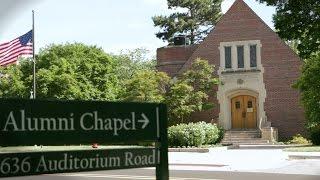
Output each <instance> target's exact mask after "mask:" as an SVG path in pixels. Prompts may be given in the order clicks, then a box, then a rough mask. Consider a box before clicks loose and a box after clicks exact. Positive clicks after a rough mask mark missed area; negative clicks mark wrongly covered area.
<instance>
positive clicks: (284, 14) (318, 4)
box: [259, 0, 320, 58]
mask: <svg viewBox="0 0 320 180" xmlns="http://www.w3.org/2000/svg"><path fill="white" fill-rule="evenodd" d="M259 1H260V2H267V4H268V5H274V6H277V10H276V14H275V15H274V17H273V21H274V24H275V28H276V30H277V33H278V34H279V36H280V37H281V38H283V39H285V40H298V42H299V44H298V46H297V49H298V51H299V55H300V56H301V57H302V58H308V57H310V56H311V55H312V54H314V53H317V52H318V51H320V33H319V32H320V25H319V24H320V1H319V0H303V1H301V0H259Z"/></svg>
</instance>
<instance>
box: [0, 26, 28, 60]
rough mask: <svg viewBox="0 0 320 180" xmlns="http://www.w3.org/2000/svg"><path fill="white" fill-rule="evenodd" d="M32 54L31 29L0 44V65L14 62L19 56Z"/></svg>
mask: <svg viewBox="0 0 320 180" xmlns="http://www.w3.org/2000/svg"><path fill="white" fill-rule="evenodd" d="M32 54H33V50H32V30H31V31H29V32H27V33H26V34H24V35H22V36H20V37H18V38H16V39H14V40H12V41H10V42H6V43H3V44H0V65H1V66H6V65H9V64H12V63H15V62H17V60H18V58H19V57H20V56H23V55H32Z"/></svg>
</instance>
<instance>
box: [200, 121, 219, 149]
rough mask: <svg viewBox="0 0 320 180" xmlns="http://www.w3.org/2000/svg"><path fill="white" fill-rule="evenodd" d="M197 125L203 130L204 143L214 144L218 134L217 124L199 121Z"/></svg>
mask: <svg viewBox="0 0 320 180" xmlns="http://www.w3.org/2000/svg"><path fill="white" fill-rule="evenodd" d="M199 125H200V126H202V129H203V130H204V131H205V142H204V144H216V143H217V142H218V139H219V136H220V133H219V131H220V130H219V128H218V127H217V125H216V124H209V123H205V122H200V123H199Z"/></svg>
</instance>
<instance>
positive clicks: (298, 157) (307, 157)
mask: <svg viewBox="0 0 320 180" xmlns="http://www.w3.org/2000/svg"><path fill="white" fill-rule="evenodd" d="M288 158H289V159H320V156H314V155H288Z"/></svg>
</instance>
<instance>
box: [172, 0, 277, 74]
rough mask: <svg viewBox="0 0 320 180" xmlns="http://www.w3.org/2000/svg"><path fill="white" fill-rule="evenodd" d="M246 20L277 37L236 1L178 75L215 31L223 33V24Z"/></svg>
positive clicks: (259, 19) (256, 16)
mask: <svg viewBox="0 0 320 180" xmlns="http://www.w3.org/2000/svg"><path fill="white" fill-rule="evenodd" d="M248 19H250V20H253V21H254V22H255V23H256V24H258V26H262V27H263V29H265V30H267V31H270V32H272V33H273V34H274V35H275V36H277V37H278V35H277V34H276V33H275V32H274V31H273V30H272V29H271V28H270V27H269V26H268V25H267V24H266V23H265V22H264V21H263V20H262V19H261V18H260V17H259V16H258V15H257V14H256V13H255V12H254V11H253V10H252V9H251V8H250V7H249V6H248V5H247V4H246V3H245V2H244V0H236V1H235V2H234V3H233V4H232V6H231V7H230V8H229V10H228V11H227V12H226V13H225V14H224V15H223V16H222V17H221V19H220V20H219V21H218V22H217V24H216V26H215V28H214V29H213V30H212V31H211V32H210V33H209V34H208V36H207V37H206V38H205V39H204V41H202V42H201V43H200V44H199V46H198V48H197V49H196V50H195V51H194V52H193V54H192V55H191V56H190V58H189V59H188V60H187V61H186V63H185V64H184V65H183V66H182V68H181V69H180V70H179V72H178V73H182V72H183V71H184V70H186V69H187V68H188V67H189V66H190V65H191V63H192V62H193V60H194V59H196V58H197V55H198V54H199V50H201V49H202V48H204V47H206V46H208V42H207V41H209V40H212V39H213V38H216V37H215V36H216V34H217V31H219V32H221V31H223V30H222V28H221V27H222V26H224V24H228V23H232V22H233V21H235V22H238V21H242V20H248ZM219 32H218V33H219ZM279 39H280V38H279Z"/></svg>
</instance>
